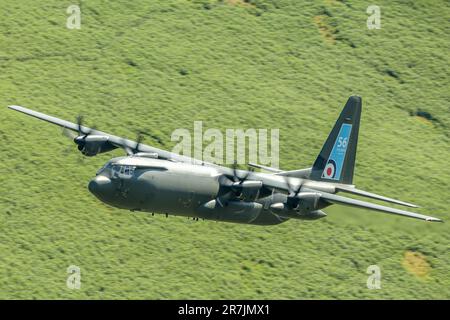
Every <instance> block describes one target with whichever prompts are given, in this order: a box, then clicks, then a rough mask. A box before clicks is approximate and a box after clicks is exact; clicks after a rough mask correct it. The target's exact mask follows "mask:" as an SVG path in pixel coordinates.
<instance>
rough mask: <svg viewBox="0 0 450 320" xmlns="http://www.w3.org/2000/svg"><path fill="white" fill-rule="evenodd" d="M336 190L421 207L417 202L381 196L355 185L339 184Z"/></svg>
mask: <svg viewBox="0 0 450 320" xmlns="http://www.w3.org/2000/svg"><path fill="white" fill-rule="evenodd" d="M336 190H337V191H342V192H347V193H351V194H355V195H358V196H362V197H367V198H372V199H376V200H381V201H386V202H391V203H395V204H400V205H402V206H406V207H412V208H418V207H419V206H417V205H415V204H412V203H409V202H404V201H400V200H396V199H392V198H388V197H384V196H380V195H378V194H375V193H371V192H367V191H364V190H360V189H356V188H355V187H353V186H346V185H339V186H336Z"/></svg>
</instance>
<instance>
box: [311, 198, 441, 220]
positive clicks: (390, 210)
mask: <svg viewBox="0 0 450 320" xmlns="http://www.w3.org/2000/svg"><path fill="white" fill-rule="evenodd" d="M320 198H321V199H323V200H325V201H327V202H330V203H336V204H341V205H346V206H351V207H357V208H363V209H369V210H375V211H381V212H386V213H391V214H397V215H400V216H404V217H410V218H415V219H421V220H426V221H436V222H443V221H442V220H441V219H438V218H434V217H430V216H426V215H423V214H419V213H415V212H409V211H405V210H400V209H395V208H389V207H385V206H381V205H379V204H374V203H370V202H365V201H361V200H356V199H351V198H346V197H341V196H338V195H335V194H331V193H320Z"/></svg>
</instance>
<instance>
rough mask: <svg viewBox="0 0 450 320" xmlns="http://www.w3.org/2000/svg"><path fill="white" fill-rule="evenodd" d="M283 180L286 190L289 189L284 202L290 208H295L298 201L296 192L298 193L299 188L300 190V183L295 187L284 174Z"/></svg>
mask: <svg viewBox="0 0 450 320" xmlns="http://www.w3.org/2000/svg"><path fill="white" fill-rule="evenodd" d="M285 181H286V185H287V187H288V191H289V194H288V197H287V202H286V204H287V205H288V206H289V207H290V208H293V209H295V208H296V207H297V206H298V204H299V202H300V199H299V198H298V197H297V196H298V194H299V193H300V190H301V188H302V183H300V184H299V185H298V187H297V188H295V187H294V186H293V185H292V184H291V182H290V181H289V177H288V176H285Z"/></svg>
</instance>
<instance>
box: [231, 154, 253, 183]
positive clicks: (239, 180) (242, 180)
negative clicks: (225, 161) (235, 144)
mask: <svg viewBox="0 0 450 320" xmlns="http://www.w3.org/2000/svg"><path fill="white" fill-rule="evenodd" d="M250 172H251V170H249V171H247V173H246V174H245V176H243V177H239V176H238V174H237V161H236V160H234V162H233V181H234V182H239V184H240V185H242V184H243V183H244V181H245V180H247V178H248V176H249V175H250Z"/></svg>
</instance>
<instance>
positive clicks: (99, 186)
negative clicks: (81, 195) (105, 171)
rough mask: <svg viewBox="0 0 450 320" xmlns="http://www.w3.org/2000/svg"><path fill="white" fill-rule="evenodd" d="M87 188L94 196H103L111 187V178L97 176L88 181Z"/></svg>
mask: <svg viewBox="0 0 450 320" xmlns="http://www.w3.org/2000/svg"><path fill="white" fill-rule="evenodd" d="M88 189H89V191H90V192H91V193H92V194H94V195H95V196H96V197H104V196H106V194H107V193H108V191H109V190H110V189H111V180H110V179H109V178H108V177H105V176H97V177H95V178H94V179H92V180H91V181H90V182H89V184H88Z"/></svg>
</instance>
